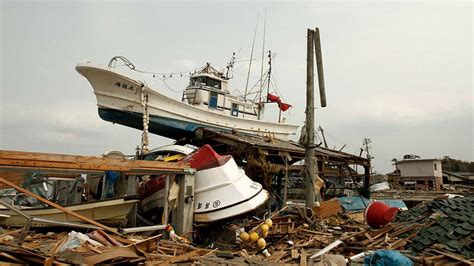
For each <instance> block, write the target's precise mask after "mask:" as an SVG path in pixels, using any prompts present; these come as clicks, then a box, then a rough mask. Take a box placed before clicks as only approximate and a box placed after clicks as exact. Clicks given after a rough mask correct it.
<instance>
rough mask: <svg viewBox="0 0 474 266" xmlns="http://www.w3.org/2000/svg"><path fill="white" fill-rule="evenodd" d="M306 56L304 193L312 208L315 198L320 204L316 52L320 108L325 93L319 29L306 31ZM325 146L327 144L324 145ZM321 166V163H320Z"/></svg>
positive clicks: (307, 205) (323, 103)
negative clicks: (316, 184)
mask: <svg viewBox="0 0 474 266" xmlns="http://www.w3.org/2000/svg"><path fill="white" fill-rule="evenodd" d="M307 33H308V36H307V54H306V56H307V57H306V58H307V61H306V136H307V141H306V143H305V172H304V176H305V192H306V207H309V208H312V207H313V206H314V203H315V197H316V198H317V200H318V202H321V201H322V199H321V193H320V191H319V189H318V190H317V191H315V185H314V184H315V182H316V181H315V179H316V177H317V176H318V173H319V170H318V165H317V164H316V157H315V151H314V149H315V148H316V145H315V144H314V53H315V50H316V63H317V65H316V66H317V68H318V83H319V94H320V97H321V106H322V107H326V92H325V88H324V76H323V61H322V60H323V59H322V56H321V41H320V38H319V28H316V30H311V29H308V31H307ZM326 145H327V144H326ZM320 163H321V166H324V165H323V162H320Z"/></svg>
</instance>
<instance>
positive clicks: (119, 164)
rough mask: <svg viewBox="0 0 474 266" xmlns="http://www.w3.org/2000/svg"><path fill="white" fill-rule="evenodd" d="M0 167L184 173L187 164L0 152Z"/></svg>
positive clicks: (187, 166) (187, 167)
mask: <svg viewBox="0 0 474 266" xmlns="http://www.w3.org/2000/svg"><path fill="white" fill-rule="evenodd" d="M0 167H2V168H12V167H30V168H44V169H81V170H95V171H106V170H111V171H166V170H167V171H181V172H182V171H185V170H187V169H189V168H190V167H189V165H188V164H183V163H171V162H158V161H143V160H127V159H112V158H103V157H98V156H80V155H65V154H52V153H36V152H20V151H5V150H0Z"/></svg>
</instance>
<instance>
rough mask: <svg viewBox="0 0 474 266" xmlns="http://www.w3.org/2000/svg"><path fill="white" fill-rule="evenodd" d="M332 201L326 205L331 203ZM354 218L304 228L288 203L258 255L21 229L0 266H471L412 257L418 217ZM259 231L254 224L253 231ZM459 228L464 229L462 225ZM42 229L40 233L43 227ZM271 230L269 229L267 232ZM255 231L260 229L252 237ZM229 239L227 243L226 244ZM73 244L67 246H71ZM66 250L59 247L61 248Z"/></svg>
mask: <svg viewBox="0 0 474 266" xmlns="http://www.w3.org/2000/svg"><path fill="white" fill-rule="evenodd" d="M331 204H333V203H331ZM356 216H357V215H355V213H343V212H342V213H341V212H336V213H335V214H333V215H331V216H329V217H326V218H324V219H320V218H318V215H315V216H314V217H312V219H313V221H312V223H311V224H308V223H307V218H308V216H307V215H303V214H302V213H301V212H300V211H299V210H298V207H295V206H292V205H289V206H288V207H286V208H285V209H284V210H282V211H281V212H278V213H274V215H272V216H271V217H272V226H271V227H270V230H269V231H268V235H267V236H266V240H267V245H266V246H265V249H267V250H268V252H269V253H270V254H271V255H270V256H265V255H264V254H262V252H261V249H259V248H257V246H256V245H255V243H249V242H243V243H240V244H236V243H228V245H227V246H226V247H227V248H222V245H221V246H212V245H209V244H205V243H193V244H186V243H178V242H175V241H173V240H170V239H168V238H169V236H168V235H167V234H166V233H165V234H164V235H161V234H160V235H155V236H151V237H145V236H142V235H140V234H130V235H127V236H118V235H115V234H108V233H107V232H105V231H104V230H95V231H91V232H89V233H87V234H84V236H85V237H86V238H87V239H90V241H89V240H83V239H82V238H81V240H80V241H79V242H80V243H79V244H78V245H75V246H71V238H72V236H71V234H70V233H69V234H68V233H66V232H57V233H52V232H49V233H44V232H38V231H35V230H36V229H32V230H30V231H28V233H27V235H26V237H25V239H24V242H23V243H22V245H21V246H18V245H16V241H17V239H18V237H20V233H21V231H20V230H11V231H6V232H3V233H2V234H1V235H0V242H1V243H0V261H2V262H11V263H43V264H47V265H52V264H61V263H72V264H95V263H127V264H137V263H152V264H164V265H168V264H176V263H189V262H191V263H194V262H203V263H217V264H223V263H229V262H230V261H232V263H238V264H243V263H259V264H270V263H271V264H275V263H277V264H284V263H296V264H300V265H308V264H311V263H323V262H335V261H338V262H341V260H342V258H346V260H347V261H350V258H352V259H353V260H357V259H358V261H359V262H360V260H362V259H364V257H366V256H371V254H373V253H374V252H377V250H396V251H399V252H400V253H401V254H403V255H404V256H406V257H407V258H409V259H410V260H412V261H413V262H415V263H418V264H425V265H444V264H449V263H453V264H456V263H459V264H472V263H473V260H472V258H469V257H466V256H465V255H463V254H459V253H456V252H452V251H450V250H449V249H446V246H445V245H443V244H433V245H431V246H429V247H428V248H425V249H424V250H421V251H417V252H414V251H413V250H412V249H410V248H409V244H410V243H412V242H413V239H414V238H415V237H418V236H419V235H420V232H422V231H426V230H429V229H430V228H431V227H432V226H434V225H435V224H436V223H437V220H435V219H432V218H430V217H429V216H420V217H417V218H416V219H415V218H413V219H412V220H407V221H396V222H392V223H390V224H388V225H386V226H384V227H382V228H379V229H372V228H370V227H369V226H368V225H366V224H365V222H363V221H361V220H360V219H355V218H354V217H356ZM243 219H244V220H242V219H235V220H232V221H228V223H229V224H233V223H235V226H229V228H233V230H235V229H236V228H239V226H240V227H241V226H242V225H243V226H244V228H246V229H247V230H248V231H249V232H250V231H252V230H254V231H256V232H259V231H258V230H260V229H259V228H260V227H261V225H262V224H264V223H263V221H262V220H260V221H254V222H246V223H243V224H242V223H241V221H245V219H249V218H243ZM259 226H260V227H259ZM466 227H468V226H467V225H466ZM43 230H44V229H43ZM272 230H273V231H272ZM259 233H261V232H259ZM234 241H235V239H234ZM72 242H74V241H72ZM66 247H67V248H66Z"/></svg>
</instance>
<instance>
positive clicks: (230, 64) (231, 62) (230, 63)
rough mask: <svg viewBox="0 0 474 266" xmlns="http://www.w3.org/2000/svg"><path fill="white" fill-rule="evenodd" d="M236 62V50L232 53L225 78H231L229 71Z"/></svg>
mask: <svg viewBox="0 0 474 266" xmlns="http://www.w3.org/2000/svg"><path fill="white" fill-rule="evenodd" d="M234 64H235V52H233V53H232V58H231V59H230V62H229V63H228V64H227V67H226V68H227V71H226V73H225V79H227V80H228V79H230V78H229V72H230V70H231V69H232V68H233V67H234Z"/></svg>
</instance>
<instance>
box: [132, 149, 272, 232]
mask: <svg viewBox="0 0 474 266" xmlns="http://www.w3.org/2000/svg"><path fill="white" fill-rule="evenodd" d="M182 161H183V162H186V163H189V164H190V166H191V167H192V168H195V169H196V174H195V185H194V222H198V223H210V222H216V221H220V220H223V219H227V218H231V217H234V216H238V215H241V214H244V213H247V212H250V211H253V210H255V209H256V208H258V207H259V206H261V205H262V204H264V203H265V202H266V201H267V200H268V197H269V194H268V192H267V191H266V190H265V189H263V187H262V185H261V184H259V183H257V182H254V181H252V180H251V179H250V178H249V177H248V176H247V175H246V174H245V172H244V170H242V169H240V168H239V167H238V166H237V164H236V163H235V161H234V159H233V158H232V156H230V155H227V156H221V155H219V154H217V153H216V152H215V151H214V150H213V149H212V148H211V146H209V145H204V146H203V147H201V148H200V149H198V150H197V151H195V152H193V153H191V154H189V155H188V156H186V157H185V158H184V159H183V160H182ZM158 178H163V177H158ZM163 184H164V182H162V181H161V180H159V179H158V180H150V181H149V182H148V183H146V185H145V187H146V189H144V190H143V191H142V192H141V193H140V194H141V195H142V196H143V199H142V201H141V202H140V209H141V211H142V212H144V213H150V212H154V211H157V209H158V208H162V207H163V200H164V197H165V193H164V189H163V187H164V185H163Z"/></svg>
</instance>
